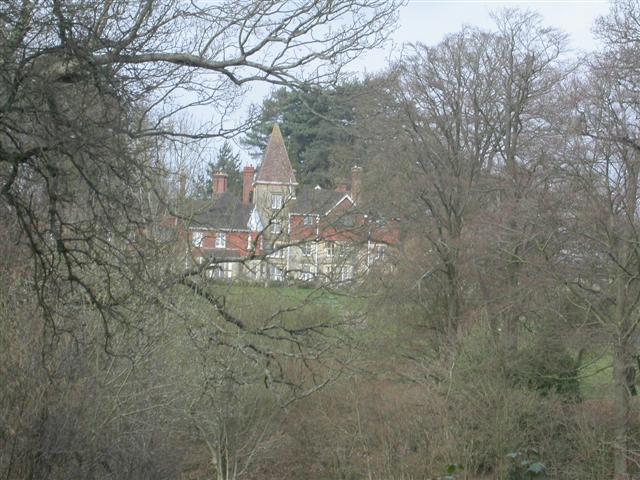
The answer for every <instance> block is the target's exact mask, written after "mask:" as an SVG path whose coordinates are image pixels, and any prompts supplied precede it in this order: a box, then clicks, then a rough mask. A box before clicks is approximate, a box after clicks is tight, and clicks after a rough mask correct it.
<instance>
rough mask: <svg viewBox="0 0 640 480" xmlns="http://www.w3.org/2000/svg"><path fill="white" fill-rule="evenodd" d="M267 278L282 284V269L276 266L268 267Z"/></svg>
mask: <svg viewBox="0 0 640 480" xmlns="http://www.w3.org/2000/svg"><path fill="white" fill-rule="evenodd" d="M269 278H270V279H271V280H273V281H275V282H282V281H283V280H284V272H283V271H282V268H280V267H279V266H277V265H269Z"/></svg>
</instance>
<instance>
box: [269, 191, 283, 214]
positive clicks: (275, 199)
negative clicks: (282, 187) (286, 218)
mask: <svg viewBox="0 0 640 480" xmlns="http://www.w3.org/2000/svg"><path fill="white" fill-rule="evenodd" d="M281 208H282V194H281V193H272V194H271V210H280V209H281Z"/></svg>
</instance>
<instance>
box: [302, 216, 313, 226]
mask: <svg viewBox="0 0 640 480" xmlns="http://www.w3.org/2000/svg"><path fill="white" fill-rule="evenodd" d="M303 224H304V226H305V227H310V226H311V225H313V215H305V216H304V220H303Z"/></svg>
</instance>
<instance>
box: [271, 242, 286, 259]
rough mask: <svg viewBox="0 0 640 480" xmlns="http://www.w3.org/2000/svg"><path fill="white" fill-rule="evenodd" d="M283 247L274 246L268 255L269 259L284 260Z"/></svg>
mask: <svg viewBox="0 0 640 480" xmlns="http://www.w3.org/2000/svg"><path fill="white" fill-rule="evenodd" d="M284 250H285V247H283V246H282V245H274V246H273V251H272V252H271V253H270V254H269V258H284Z"/></svg>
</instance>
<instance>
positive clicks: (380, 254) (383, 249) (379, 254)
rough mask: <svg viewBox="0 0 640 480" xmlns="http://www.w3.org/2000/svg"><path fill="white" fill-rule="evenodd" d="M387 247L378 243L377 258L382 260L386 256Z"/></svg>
mask: <svg viewBox="0 0 640 480" xmlns="http://www.w3.org/2000/svg"><path fill="white" fill-rule="evenodd" d="M386 250H387V247H386V246H385V245H378V246H377V247H376V259H378V260H382V259H383V258H384V255H385V252H386Z"/></svg>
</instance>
